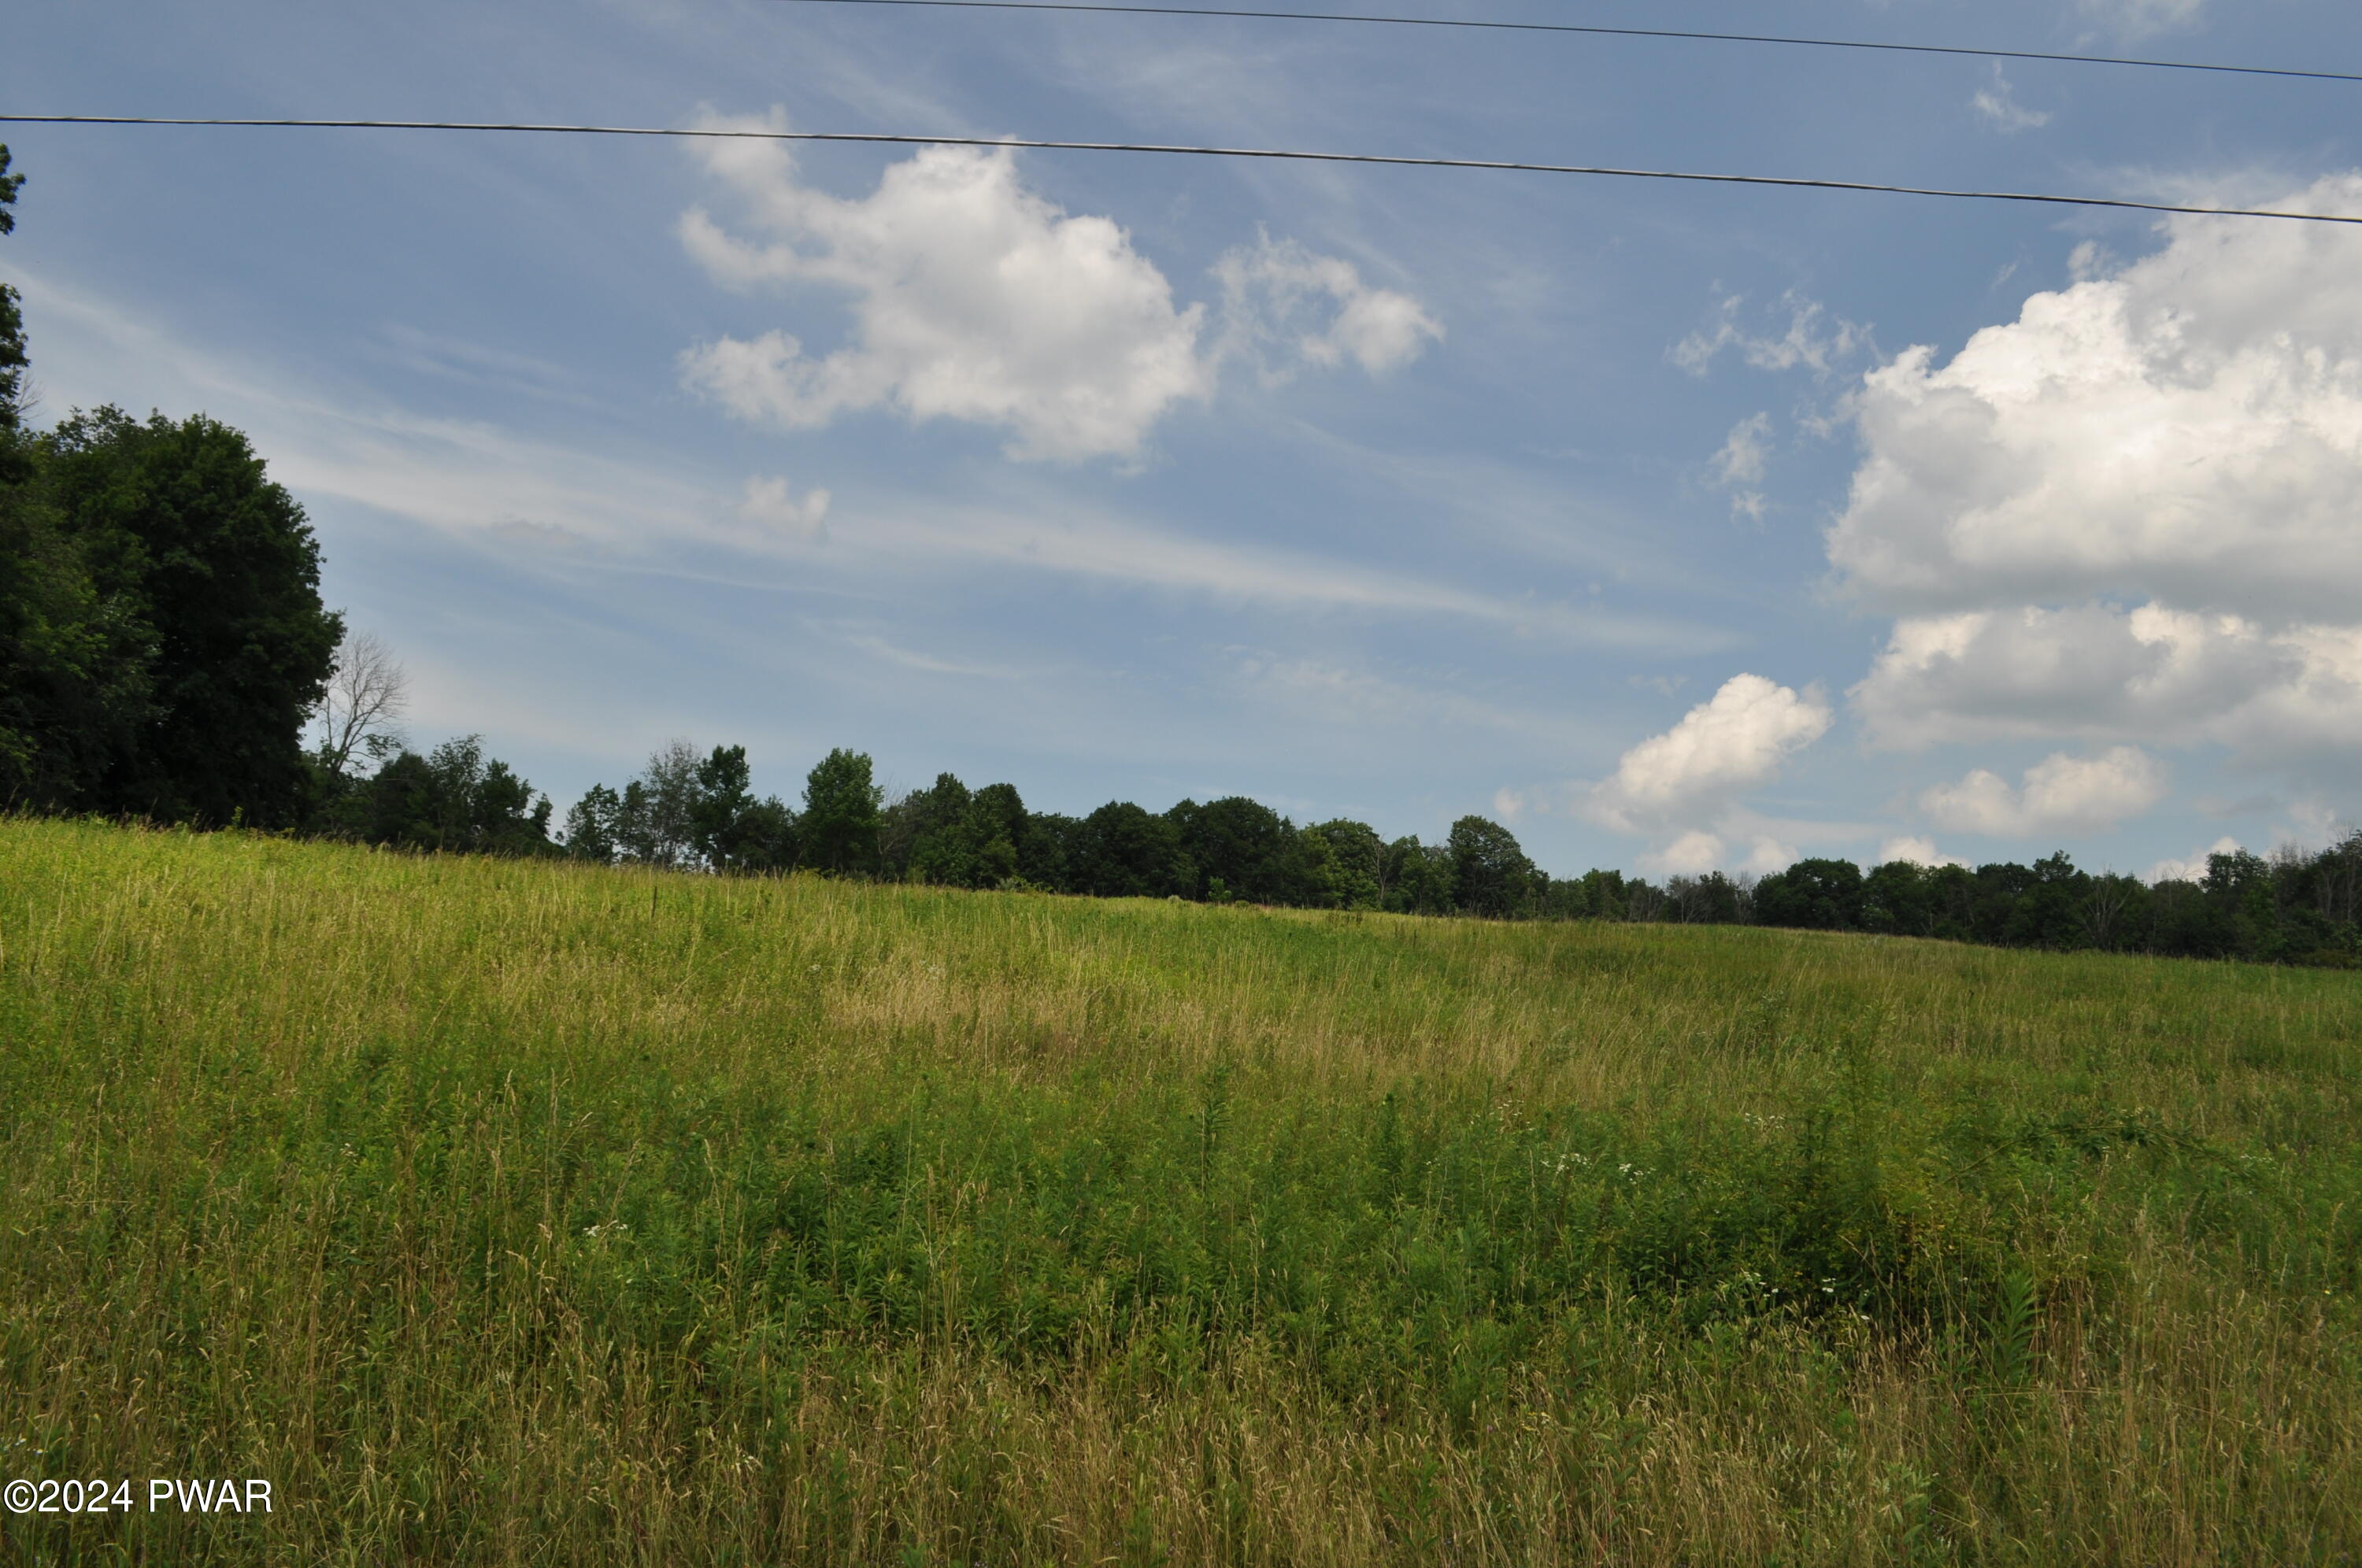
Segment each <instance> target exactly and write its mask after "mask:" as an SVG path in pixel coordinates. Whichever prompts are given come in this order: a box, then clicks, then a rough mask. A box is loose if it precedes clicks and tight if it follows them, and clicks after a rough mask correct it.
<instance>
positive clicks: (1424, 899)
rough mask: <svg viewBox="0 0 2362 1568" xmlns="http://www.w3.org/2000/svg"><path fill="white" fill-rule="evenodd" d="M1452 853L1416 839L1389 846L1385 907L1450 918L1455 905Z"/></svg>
mask: <svg viewBox="0 0 2362 1568" xmlns="http://www.w3.org/2000/svg"><path fill="white" fill-rule="evenodd" d="M1453 891H1454V887H1453V878H1452V867H1451V848H1450V846H1448V845H1440V844H1439V845H1422V844H1420V843H1419V842H1418V839H1417V838H1416V837H1407V838H1398V839H1396V840H1395V841H1394V842H1393V843H1392V844H1390V845H1386V891H1385V907H1386V908H1387V909H1389V910H1393V911H1397V912H1399V913H1403V914H1450V913H1451V911H1452V909H1453V907H1454V905H1453Z"/></svg>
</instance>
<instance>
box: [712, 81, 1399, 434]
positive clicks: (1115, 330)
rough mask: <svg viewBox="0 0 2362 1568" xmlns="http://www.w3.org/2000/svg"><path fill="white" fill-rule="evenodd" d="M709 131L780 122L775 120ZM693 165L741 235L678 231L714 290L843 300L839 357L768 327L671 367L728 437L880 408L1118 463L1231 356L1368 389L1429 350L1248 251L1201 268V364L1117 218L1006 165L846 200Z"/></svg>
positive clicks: (726, 151) (1389, 319) (1321, 274)
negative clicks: (729, 428)
mask: <svg viewBox="0 0 2362 1568" xmlns="http://www.w3.org/2000/svg"><path fill="white" fill-rule="evenodd" d="M708 123H709V124H712V125H714V126H725V125H742V126H749V127H779V126H783V125H784V124H785V123H786V122H785V119H784V116H781V115H780V113H779V112H778V110H774V111H772V113H771V115H770V116H769V117H768V118H767V119H762V120H723V119H714V120H712V121H710V122H708ZM703 153H704V157H705V160H706V163H707V166H708V168H709V169H710V170H711V171H712V173H713V174H714V175H715V176H717V177H718V178H719V179H720V180H721V181H722V182H723V183H724V184H725V185H726V186H728V187H729V188H730V189H731V191H732V192H733V193H734V195H735V196H736V198H737V199H738V200H739V202H740V204H742V206H743V207H744V210H745V221H746V223H747V225H748V226H750V228H751V229H752V230H753V231H755V233H756V235H757V237H755V238H745V237H740V236H738V235H736V234H733V233H731V232H729V231H727V230H725V229H724V228H723V226H722V225H721V224H719V223H717V222H716V221H715V220H714V218H713V217H712V215H709V214H708V213H707V212H705V211H704V210H703V209H702V208H693V209H691V210H690V212H688V213H687V214H685V215H683V216H682V218H681V222H680V236H681V242H682V244H683V245H684V246H685V247H686V248H688V250H689V252H690V255H691V256H692V257H694V258H695V259H697V260H698V261H699V262H700V263H701V264H702V265H703V266H704V267H705V269H706V270H707V271H708V272H710V273H711V274H712V276H713V277H714V278H715V279H716V280H718V281H719V282H723V283H725V284H728V285H730V286H732V287H735V288H741V289H757V288H766V287H789V286H795V285H810V284H822V285H827V286H833V287H834V288H837V289H841V290H843V291H844V292H846V293H848V294H849V295H850V296H851V312H852V328H851V331H850V333H849V335H848V340H847V341H846V342H845V343H844V345H843V346H842V347H839V348H836V349H834V350H833V351H832V352H829V353H827V354H824V355H818V356H816V355H814V354H812V353H811V352H808V351H807V350H806V348H805V347H804V345H803V343H802V342H801V341H800V339H798V338H797V337H794V336H792V335H791V334H789V333H787V332H784V331H771V332H765V333H762V334H760V335H758V336H756V337H752V338H740V337H723V338H720V339H718V340H716V341H713V342H711V343H703V344H700V345H698V346H697V347H695V348H690V349H689V350H688V351H686V352H685V353H683V354H682V356H681V361H680V362H681V375H682V379H683V381H685V382H686V383H687V384H688V385H689V386H690V387H691V388H692V389H694V390H696V391H698V392H702V393H704V394H705V395H707V396H709V397H712V399H713V400H714V401H715V402H716V403H720V404H721V405H722V406H723V408H724V409H726V410H728V411H729V412H730V413H731V414H734V415H735V416H737V417H739V418H741V419H746V420H750V421H759V422H768V423H773V424H777V425H783V426H786V427H788V428H790V429H804V428H811V427H814V426H818V425H825V424H828V423H829V422H830V421H832V420H833V419H835V418H836V417H837V416H838V415H840V414H846V413H851V412H855V411H859V410H864V409H872V408H879V407H885V408H890V409H892V410H894V411H896V412H897V413H900V414H902V415H903V416H905V417H906V418H909V419H911V420H912V421H914V422H921V423H923V422H925V421H927V420H931V419H954V420H960V421H965V422H967V423H970V424H977V425H988V426H993V427H996V428H999V429H1003V430H1006V431H1008V432H1010V445H1009V452H1010V456H1011V457H1015V458H1049V459H1055V460H1061V461H1076V460H1079V459H1082V458H1095V457H1118V458H1128V457H1132V456H1136V455H1137V454H1138V452H1139V451H1140V448H1141V446H1142V442H1143V441H1144V440H1145V438H1146V436H1147V435H1148V432H1149V430H1150V428H1151V427H1152V426H1153V425H1155V423H1156V422H1157V421H1158V420H1159V419H1161V418H1162V417H1164V415H1165V414H1167V413H1169V412H1170V411H1171V410H1173V409H1174V408H1175V406H1176V405H1179V404H1181V403H1188V402H1202V401H1204V400H1206V399H1208V398H1209V397H1211V396H1212V394H1213V392H1214V388H1215V383H1216V381H1217V374H1218V370H1219V367H1220V359H1222V357H1223V355H1224V354H1225V353H1226V352H1228V351H1231V350H1232V349H1236V348H1243V347H1246V346H1248V345H1250V344H1255V345H1264V344H1283V343H1284V344H1285V345H1286V349H1287V363H1286V369H1285V370H1282V371H1281V372H1278V373H1281V374H1284V373H1286V372H1287V371H1292V370H1293V369H1294V368H1295V367H1297V366H1298V365H1312V366H1321V367H1325V366H1333V365H1336V364H1340V363H1341V362H1342V361H1344V360H1347V359H1351V360H1352V361H1353V362H1354V363H1356V364H1358V365H1360V366H1361V367H1362V369H1363V370H1365V371H1367V372H1369V373H1370V374H1372V375H1376V374H1380V373H1382V372H1384V371H1386V370H1393V369H1395V368H1396V367H1398V366H1400V365H1403V364H1406V363H1407V362H1408V361H1410V360H1411V359H1415V358H1417V357H1418V353H1419V352H1420V350H1421V349H1422V348H1424V347H1425V346H1426V345H1427V343H1429V341H1432V340H1434V339H1435V338H1438V337H1440V336H1441V335H1442V329H1441V328H1440V326H1437V324H1436V323H1435V321H1434V320H1433V319H1432V318H1431V317H1430V316H1429V315H1428V314H1427V312H1426V311H1425V310H1423V309H1422V308H1421V307H1420V306H1419V304H1418V302H1417V301H1415V300H1413V299H1412V298H1411V297H1410V296H1409V295H1407V294H1404V293H1397V292H1396V291H1393V290H1389V289H1378V288H1372V287H1369V286H1368V285H1366V284H1364V283H1363V282H1362V280H1361V275H1360V273H1359V271H1357V270H1356V269H1355V268H1354V267H1353V266H1352V264H1351V263H1350V262H1346V261H1342V260H1340V259H1336V258H1334V257H1326V256H1319V255H1316V254H1315V253H1313V252H1311V251H1309V250H1308V249H1306V248H1304V247H1303V246H1301V245H1299V244H1297V243H1296V242H1294V241H1292V240H1278V241H1275V240H1273V239H1271V238H1270V237H1268V236H1264V237H1261V238H1260V239H1259V240H1258V241H1257V242H1256V243H1255V244H1254V245H1253V246H1246V247H1241V248H1238V249H1235V250H1233V251H1231V252H1230V253H1229V254H1228V255H1226V256H1224V257H1223V259H1221V261H1220V262H1219V263H1218V264H1217V266H1216V268H1215V276H1216V279H1217V281H1218V282H1220V285H1221V287H1222V290H1223V293H1224V307H1223V308H1224V318H1223V332H1222V334H1221V339H1222V341H1221V342H1220V343H1219V344H1217V345H1216V346H1215V347H1214V348H1212V349H1211V350H1210V351H1209V350H1208V349H1206V348H1203V347H1202V346H1201V339H1202V338H1203V337H1205V331H1204V328H1205V326H1206V306H1205V305H1204V304H1188V305H1186V306H1185V305H1182V304H1177V303H1176V302H1175V298H1174V291H1173V286H1172V284H1171V283H1170V282H1168V281H1167V280H1166V278H1165V276H1164V273H1163V272H1162V271H1159V270H1158V269H1157V267H1156V265H1155V263H1154V262H1153V261H1151V260H1150V259H1148V258H1147V257H1145V256H1143V255H1142V254H1141V253H1140V252H1139V251H1138V250H1136V249H1134V248H1133V247H1132V243H1131V236H1130V235H1128V234H1126V233H1125V232H1124V230H1123V229H1122V228H1121V227H1120V226H1118V225H1117V224H1116V223H1115V222H1114V221H1113V220H1112V219H1109V218H1106V217H1100V216H1095V215H1070V214H1068V213H1066V212H1065V210H1064V209H1063V208H1061V207H1059V206H1057V205H1056V204H1054V203H1052V202H1050V201H1049V200H1047V199H1046V198H1044V197H1043V196H1041V195H1039V194H1037V193H1034V192H1032V191H1030V190H1028V189H1027V188H1026V187H1025V185H1024V183H1023V182H1022V181H1021V180H1020V178H1019V176H1018V171H1017V164H1016V160H1015V159H1014V157H1013V155H1012V154H1011V153H1010V151H1009V149H979V148H955V147H931V148H925V149H921V150H920V151H919V152H918V153H917V154H916V155H915V156H913V157H911V158H910V159H908V160H904V161H902V162H900V163H896V164H893V165H890V166H889V168H888V169H887V170H886V171H885V173H884V174H883V175H882V176H881V177H880V178H879V180H878V182H877V189H876V190H875V191H874V192H872V193H870V194H868V195H866V196H863V197H858V198H852V199H847V198H843V197H838V196H833V195H831V194H829V193H826V192H822V191H818V190H815V189H812V188H811V187H810V186H808V185H805V184H803V183H802V182H801V181H800V178H799V176H798V172H797V168H796V162H795V160H794V158H793V157H792V156H791V155H790V154H789V152H788V150H787V149H785V148H784V147H783V146H782V145H781V144H778V143H776V142H760V141H715V142H712V143H709V144H707V145H706V146H705V148H704V149H703Z"/></svg>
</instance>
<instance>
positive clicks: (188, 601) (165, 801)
mask: <svg viewBox="0 0 2362 1568" xmlns="http://www.w3.org/2000/svg"><path fill="white" fill-rule="evenodd" d="M40 448H41V453H40V456H41V468H42V470H43V473H42V489H43V490H44V491H45V492H46V495H47V497H48V500H49V502H50V504H52V505H53V506H54V507H55V508H56V510H57V513H58V515H59V517H60V518H61V521H62V523H63V525H64V527H65V529H66V531H67V532H68V533H69V534H70V535H71V536H72V537H73V538H74V539H75V541H76V542H77V543H78V544H79V545H80V547H81V549H82V553H83V560H84V562H85V564H86V566H87V568H88V570H89V572H90V574H91V579H92V581H93V585H94V589H95V591H96V592H97V593H98V595H99V597H100V598H101V600H102V601H105V602H110V603H112V604H114V605H116V606H118V607H119V609H120V611H121V613H124V614H125V615H127V616H128V617H129V618H130V619H131V620H133V621H134V622H136V623H137V624H138V626H139V627H141V628H142V629H144V632H145V634H146V636H147V638H148V639H149V641H150V642H151V644H152V647H153V663H152V666H151V673H150V683H151V695H152V709H151V712H150V714H149V717H148V718H147V720H146V722H145V723H141V724H140V725H139V726H138V730H137V732H136V734H134V735H133V736H132V737H131V741H130V744H129V745H127V747H126V748H125V749H124V750H123V752H122V753H121V754H120V755H118V756H116V758H115V759H114V761H113V763H112V764H111V766H109V767H108V768H107V769H106V771H105V775H104V776H103V777H102V778H100V779H99V780H97V782H96V784H95V785H94V788H93V789H92V790H89V791H88V792H87V793H86V796H85V802H86V803H87V804H90V805H94V806H97V807H99V808H100V809H103V810H109V811H116V812H128V813H132V814H136V815H143V816H150V817H157V818H164V819H171V820H176V821H192V822H196V823H208V824H218V823H227V822H231V821H233V820H243V821H246V822H248V823H256V824H259V825H264V826H275V825H278V824H280V823H289V822H292V821H294V820H295V819H296V818H297V816H298V815H299V814H300V812H301V811H302V809H303V806H304V797H305V793H306V790H307V788H308V786H309V783H310V772H309V770H308V769H307V768H306V767H305V765H304V749H303V731H304V718H305V716H306V715H307V714H308V713H309V712H311V711H312V709H313V708H314V707H315V704H317V703H318V701H319V700H320V695H321V692H322V690H323V689H324V688H325V687H326V683H327V679H328V674H329V671H330V669H331V668H333V667H334V664H335V658H336V648H337V640H338V638H339V637H340V636H341V635H342V634H343V627H342V624H341V623H340V622H339V620H338V618H337V616H336V615H334V614H331V613H329V612H328V611H327V609H326V607H324V606H323V605H322V604H321V602H320V549H319V545H318V543H317V541H316V540H315V539H314V537H313V536H312V529H311V525H310V524H309V523H307V522H306V521H305V520H304V509H303V508H302V507H301V506H299V505H297V504H296V502H295V498H294V497H293V496H292V495H290V494H288V493H287V491H286V490H285V489H283V488H282V487H281V486H280V485H277V484H275V483H273V482H271V480H270V478H269V477H268V476H267V475H266V474H265V472H264V469H263V463H262V459H261V458H259V457H257V456H255V453H254V449H253V448H252V447H250V446H248V443H247V439H246V437H245V436H242V435H240V434H239V433H238V432H237V431H236V430H233V429H231V428H230V427H229V426H228V425H223V424H221V423H219V422H218V421H215V420H212V419H208V418H206V417H205V416H204V414H196V415H193V416H192V417H190V418H188V419H186V420H178V421H176V420H171V419H168V418H166V417H164V416H163V415H161V414H155V415H151V416H150V417H149V419H148V420H147V421H146V422H145V423H144V424H143V423H141V422H139V421H138V420H135V419H133V418H131V417H130V416H129V415H128V414H125V413H123V411H122V410H120V409H117V408H112V407H107V408H100V409H96V410H94V411H92V412H89V413H76V414H73V415H72V416H71V417H69V418H68V419H66V420H65V421H64V422H63V423H62V424H61V425H59V426H58V427H57V428H56V429H55V430H54V431H52V432H50V434H49V435H48V436H44V437H42V439H41V442H40Z"/></svg>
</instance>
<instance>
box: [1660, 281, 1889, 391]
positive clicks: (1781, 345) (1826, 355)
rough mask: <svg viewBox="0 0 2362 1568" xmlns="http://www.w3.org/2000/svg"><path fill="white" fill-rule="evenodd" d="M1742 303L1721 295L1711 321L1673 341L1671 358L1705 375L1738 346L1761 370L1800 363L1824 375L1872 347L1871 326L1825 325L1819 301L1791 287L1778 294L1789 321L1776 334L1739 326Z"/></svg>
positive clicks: (1732, 296) (1790, 367)
mask: <svg viewBox="0 0 2362 1568" xmlns="http://www.w3.org/2000/svg"><path fill="white" fill-rule="evenodd" d="M1746 304H1747V296H1746V295H1744V294H1726V295H1724V296H1723V298H1722V300H1721V301H1720V303H1719V304H1717V305H1716V310H1715V319H1714V323H1713V325H1712V326H1706V327H1701V328H1700V329H1699V330H1697V331H1695V332H1693V333H1691V334H1690V335H1689V336H1688V337H1684V338H1683V339H1682V340H1681V341H1680V342H1679V343H1676V344H1674V345H1673V347H1672V354H1671V358H1672V361H1673V363H1674V364H1676V365H1678V366H1680V367H1681V368H1682V369H1683V370H1687V371H1689V372H1690V374H1692V375H1694V376H1703V375H1705V373H1706V370H1708V368H1709V367H1711V366H1712V365H1713V363H1714V361H1715V359H1716V357H1717V356H1718V355H1720V354H1721V352H1722V351H1723V350H1724V349H1726V348H1736V349H1737V350H1738V356H1739V358H1740V359H1744V360H1746V361H1747V363H1748V364H1749V365H1750V366H1752V367H1753V368H1755V369H1756V370H1795V369H1797V368H1798V367H1800V366H1801V367H1802V368H1804V369H1805V370H1811V371H1812V372H1814V373H1815V374H1816V375H1824V376H1825V375H1827V374H1828V373H1829V372H1830V371H1831V370H1835V369H1836V368H1837V367H1838V366H1839V365H1840V364H1842V363H1843V362H1844V361H1845V360H1846V359H1850V358H1851V357H1852V356H1853V355H1855V354H1857V353H1859V352H1860V351H1861V350H1863V349H1865V348H1869V347H1870V341H1871V339H1870V328H1868V327H1866V326H1861V325H1860V323H1857V322H1851V321H1839V322H1838V323H1837V324H1836V325H1835V326H1831V327H1826V328H1825V327H1823V326H1822V325H1821V316H1822V315H1823V311H1822V307H1821V305H1820V304H1819V302H1818V301H1816V300H1809V299H1806V298H1805V296H1804V295H1802V294H1800V293H1796V292H1795V291H1794V289H1791V290H1789V291H1788V292H1787V293H1783V294H1782V295H1781V296H1780V299H1779V304H1778V307H1777V308H1779V309H1782V310H1784V311H1786V312H1787V313H1788V325H1787V327H1786V329H1785V330H1784V331H1783V332H1782V333H1780V335H1779V336H1777V337H1771V336H1769V335H1764V334H1757V333H1750V332H1749V331H1747V330H1746V329H1745V328H1744V327H1743V326H1740V325H1739V316H1740V314H1741V312H1742V311H1743V310H1744V308H1745V306H1746Z"/></svg>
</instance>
